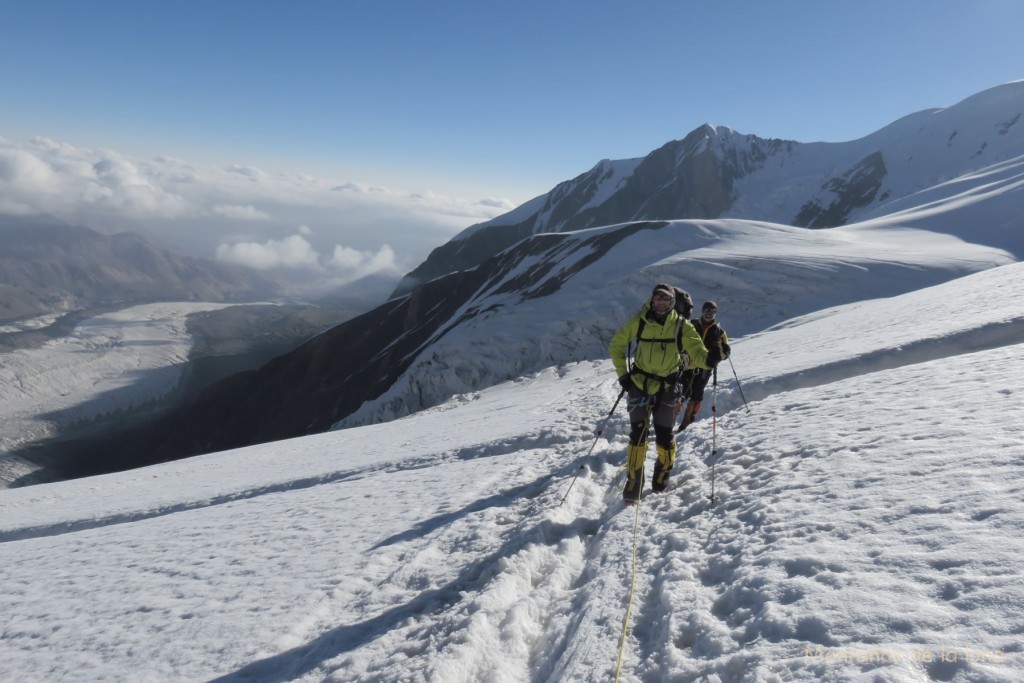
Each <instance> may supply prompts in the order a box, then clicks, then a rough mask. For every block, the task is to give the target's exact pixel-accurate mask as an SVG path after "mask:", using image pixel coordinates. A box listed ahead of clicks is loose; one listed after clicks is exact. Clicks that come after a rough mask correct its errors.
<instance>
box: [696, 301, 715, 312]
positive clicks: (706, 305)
mask: <svg viewBox="0 0 1024 683" xmlns="http://www.w3.org/2000/svg"><path fill="white" fill-rule="evenodd" d="M709 308H713V309H715V310H716V311H717V310H718V304H716V303H715V302H714V301H705V302H704V305H703V306H701V307H700V310H702V311H706V310H708V309H709Z"/></svg>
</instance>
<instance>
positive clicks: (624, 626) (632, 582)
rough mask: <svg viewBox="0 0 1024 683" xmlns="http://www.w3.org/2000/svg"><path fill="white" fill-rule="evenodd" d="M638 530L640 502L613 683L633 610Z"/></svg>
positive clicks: (634, 526)
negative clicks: (624, 616)
mask: <svg viewBox="0 0 1024 683" xmlns="http://www.w3.org/2000/svg"><path fill="white" fill-rule="evenodd" d="M639 528H640V501H639V500H638V501H637V502H636V516H635V517H634V518H633V568H632V570H631V576H630V578H629V599H628V600H627V601H626V618H625V619H624V620H623V622H622V637H621V638H619V661H618V664H616V666H615V683H618V681H619V674H620V673H621V671H622V653H623V651H624V650H625V649H626V634H627V632H628V631H629V613H630V612H631V611H632V609H633V589H634V588H635V587H636V539H637V529H639Z"/></svg>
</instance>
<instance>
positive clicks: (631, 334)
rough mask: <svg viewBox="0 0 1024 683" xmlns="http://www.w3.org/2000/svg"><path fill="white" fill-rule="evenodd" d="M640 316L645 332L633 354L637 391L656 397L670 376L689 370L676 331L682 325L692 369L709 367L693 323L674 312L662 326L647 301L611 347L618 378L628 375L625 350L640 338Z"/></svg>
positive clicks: (685, 348) (613, 338)
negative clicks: (638, 333)
mask: <svg viewBox="0 0 1024 683" xmlns="http://www.w3.org/2000/svg"><path fill="white" fill-rule="evenodd" d="M641 317H643V319H644V329H643V334H642V336H641V338H640V339H638V340H637V346H636V351H635V352H634V364H635V368H636V372H634V373H633V375H632V379H633V384H635V385H636V386H637V387H638V388H640V389H643V390H645V391H646V392H647V393H648V394H655V393H657V392H659V391H661V389H662V386H663V385H664V383H665V380H666V379H667V378H668V377H669V376H671V375H673V374H675V373H676V372H678V371H679V370H685V369H686V368H684V367H683V359H682V356H681V355H680V353H679V344H678V343H677V341H676V328H677V327H679V323H680V322H682V328H681V330H680V333H681V336H682V343H683V351H685V352H686V355H687V356H688V357H689V359H690V360H689V367H699V368H705V369H706V368H707V358H708V350H707V348H705V346H704V342H702V341H701V339H700V335H699V334H697V330H696V329H694V327H693V323H691V322H690V321H689V320H685V319H683V318H682V317H681V316H680V315H679V314H678V313H676V312H675V310H671V311H669V313H668V315H667V316H665V322H663V323H659V322H658V321H657V320H655V319H654V316H653V314H652V313H651V304H650V302H647V303H646V304H644V305H643V307H642V308H641V309H640V312H639V313H637V314H636V315H634V316H633V317H632V318H630V319H629V321H628V322H627V323H626V324H625V325H623V326H622V327H620V328H619V331H618V332H616V333H615V336H613V337H612V341H611V343H610V344H609V345H608V350H609V352H610V353H611V357H612V364H613V365H614V366H615V373H616V375H618V376H619V377H621V376H622V375H625V374H626V373H627V372H629V367H627V365H626V362H627V361H626V351H627V350H628V348H629V345H630V343H632V341H633V340H634V339H637V330H638V329H639V328H640V318H641ZM645 383H646V387H645V386H644V384H645Z"/></svg>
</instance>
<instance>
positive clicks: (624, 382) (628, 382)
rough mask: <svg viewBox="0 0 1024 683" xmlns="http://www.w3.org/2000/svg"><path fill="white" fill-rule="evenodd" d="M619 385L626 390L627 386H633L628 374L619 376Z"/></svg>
mask: <svg viewBox="0 0 1024 683" xmlns="http://www.w3.org/2000/svg"><path fill="white" fill-rule="evenodd" d="M619 386H621V387H622V388H623V389H625V390H626V391H629V388H630V387H631V386H633V380H632V379H630V377H629V375H628V374H627V375H623V376H622V377H619Z"/></svg>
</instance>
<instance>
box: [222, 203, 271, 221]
mask: <svg viewBox="0 0 1024 683" xmlns="http://www.w3.org/2000/svg"><path fill="white" fill-rule="evenodd" d="M212 211H213V212H214V213H215V214H218V215H220V216H224V217H225V218H231V219H233V220H237V221H269V220H270V214H269V213H267V212H266V211H260V210H259V209H257V208H256V207H255V206H253V205H252V204H246V205H245V206H238V205H230V204H221V205H219V206H215V207H213V209H212Z"/></svg>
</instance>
